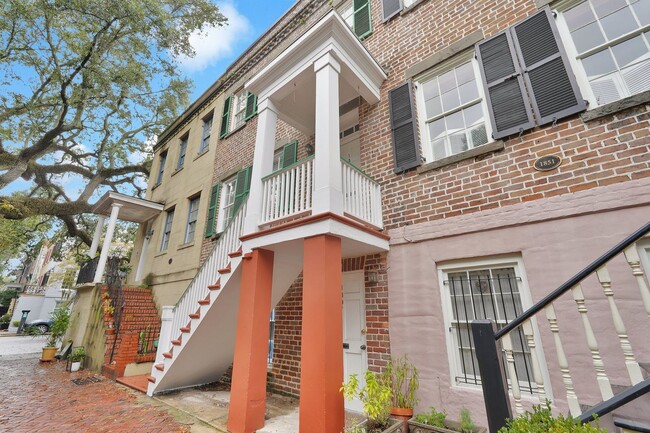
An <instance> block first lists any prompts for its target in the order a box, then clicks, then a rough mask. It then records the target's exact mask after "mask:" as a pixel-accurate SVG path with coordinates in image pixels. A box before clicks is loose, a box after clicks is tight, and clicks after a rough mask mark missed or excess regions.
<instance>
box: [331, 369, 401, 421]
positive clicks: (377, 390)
mask: <svg viewBox="0 0 650 433" xmlns="http://www.w3.org/2000/svg"><path fill="white" fill-rule="evenodd" d="M364 378H365V384H364V385H363V386H360V384H359V378H358V377H357V375H356V374H352V375H350V378H349V379H348V381H347V382H345V383H344V384H343V386H342V387H341V391H342V392H343V396H344V397H345V398H346V399H348V400H352V399H353V398H355V397H357V398H359V400H361V403H362V404H363V412H364V413H365V415H366V416H367V419H366V421H364V423H363V424H361V425H357V426H354V427H352V428H351V429H348V430H347V432H354V433H395V432H397V431H399V430H400V427H401V423H400V422H399V421H397V420H393V419H391V418H390V405H391V390H390V388H389V387H388V386H386V385H385V384H384V383H383V382H382V380H381V378H379V377H377V375H375V373H373V372H372V371H369V370H366V372H365V374H364Z"/></svg>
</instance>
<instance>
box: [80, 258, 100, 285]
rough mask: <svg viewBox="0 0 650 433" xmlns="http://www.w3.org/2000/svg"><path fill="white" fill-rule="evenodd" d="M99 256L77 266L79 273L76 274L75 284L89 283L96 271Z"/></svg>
mask: <svg viewBox="0 0 650 433" xmlns="http://www.w3.org/2000/svg"><path fill="white" fill-rule="evenodd" d="M98 263H99V257H95V258H94V259H90V260H88V261H87V262H85V263H83V264H82V265H81V267H80V268H79V275H77V284H84V283H91V282H92V281H93V280H94V279H95V272H96V271H97V264H98Z"/></svg>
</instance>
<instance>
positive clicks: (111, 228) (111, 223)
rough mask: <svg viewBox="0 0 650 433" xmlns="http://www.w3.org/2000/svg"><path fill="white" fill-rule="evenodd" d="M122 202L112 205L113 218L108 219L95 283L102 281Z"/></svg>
mask: <svg viewBox="0 0 650 433" xmlns="http://www.w3.org/2000/svg"><path fill="white" fill-rule="evenodd" d="M121 207H122V205H121V204H117V203H114V204H113V205H112V207H111V218H110V219H109V220H108V228H107V229H106V236H105V237H104V244H103V245H102V252H101V254H100V255H99V263H97V271H95V279H94V280H93V282H94V283H101V282H102V275H103V274H104V268H105V267H106V261H107V260H108V250H109V249H110V248H111V242H112V241H113V233H114V232H115V224H116V223H117V216H118V215H119V213H120V208H121Z"/></svg>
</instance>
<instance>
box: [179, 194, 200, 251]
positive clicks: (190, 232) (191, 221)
mask: <svg viewBox="0 0 650 433" xmlns="http://www.w3.org/2000/svg"><path fill="white" fill-rule="evenodd" d="M199 200H200V197H194V198H192V199H190V208H189V211H188V214H187V226H186V227H185V239H184V240H183V243H185V244H187V243H190V242H192V241H193V240H194V232H195V231H196V220H197V219H198V215H199Z"/></svg>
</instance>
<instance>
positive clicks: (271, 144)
mask: <svg viewBox="0 0 650 433" xmlns="http://www.w3.org/2000/svg"><path fill="white" fill-rule="evenodd" d="M257 113H258V114H257V136H256V137H255V155H254V156H253V172H252V173H251V185H250V191H249V193H248V207H247V210H246V219H245V221H244V234H248V233H253V232H256V231H257V230H258V224H259V222H260V220H261V215H262V200H263V197H262V178H263V177H264V176H266V175H268V174H271V172H272V171H273V152H274V150H275V131H276V129H277V126H278V114H277V111H276V109H275V106H274V105H273V103H272V102H271V101H270V100H269V99H268V98H267V99H264V100H262V101H260V102H259V103H258V104H257Z"/></svg>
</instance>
